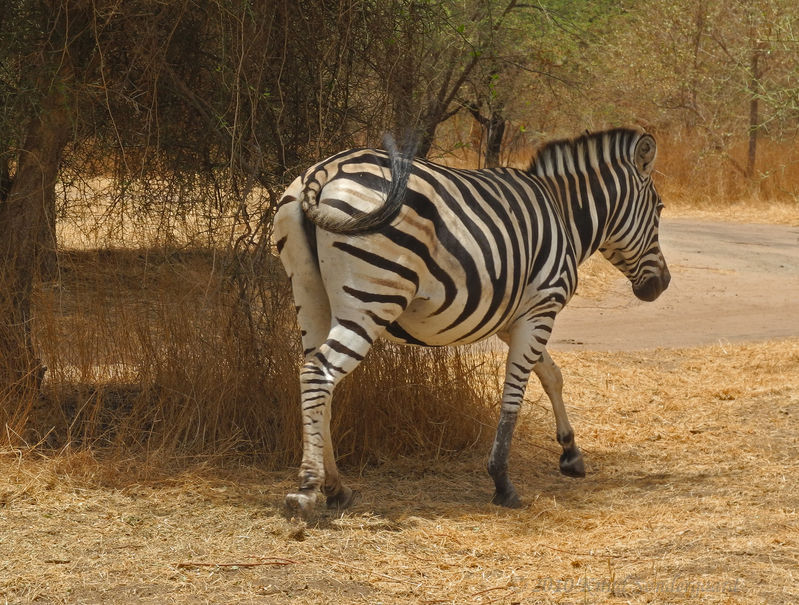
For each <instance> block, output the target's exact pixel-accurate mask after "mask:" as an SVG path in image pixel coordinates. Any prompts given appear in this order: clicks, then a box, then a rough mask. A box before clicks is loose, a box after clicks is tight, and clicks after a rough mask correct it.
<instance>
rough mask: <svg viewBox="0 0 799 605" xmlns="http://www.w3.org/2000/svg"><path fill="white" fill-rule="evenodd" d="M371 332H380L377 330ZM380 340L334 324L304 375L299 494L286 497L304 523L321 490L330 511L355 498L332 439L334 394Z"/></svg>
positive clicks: (352, 326) (360, 328)
mask: <svg viewBox="0 0 799 605" xmlns="http://www.w3.org/2000/svg"><path fill="white" fill-rule="evenodd" d="M371 327H372V330H371V332H376V331H377V330H376V327H375V326H371ZM373 340H374V336H372V335H371V334H370V331H369V330H367V329H365V328H364V327H363V326H361V325H360V324H355V322H348V321H342V320H334V322H333V328H332V329H331V330H330V333H329V334H328V336H327V339H326V340H325V341H324V342H323V343H322V344H321V345H319V347H317V348H316V349H314V350H312V351H310V352H309V353H308V354H307V355H306V358H305V363H304V364H303V366H302V369H301V370H300V389H301V405H302V429H303V451H302V464H301V466H300V486H299V490H298V491H296V492H292V493H289V494H287V495H286V506H287V507H288V508H289V509H290V510H291V511H292V512H296V513H297V514H299V515H300V516H301V517H303V518H307V517H308V516H310V515H311V514H312V513H313V510H314V508H315V506H316V501H317V499H318V496H319V490H320V489H322V490H324V493H325V495H326V496H327V502H328V506H330V507H331V508H345V507H347V506H349V505H350V504H351V503H352V499H353V492H352V490H351V489H350V488H348V487H345V486H344V485H343V484H342V483H341V479H340V477H339V474H338V469H337V468H336V463H335V457H334V454H333V443H332V439H331V436H330V414H331V411H330V401H331V398H332V395H333V389H334V388H335V386H336V385H337V384H338V383H339V381H341V379H342V378H344V376H346V375H347V374H349V373H350V372H351V371H352V370H354V369H355V368H356V367H357V366H358V364H359V363H360V362H361V360H363V358H364V356H365V355H366V353H367V352H368V351H369V349H370V348H371V345H372V342H373Z"/></svg>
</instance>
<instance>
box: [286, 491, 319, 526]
mask: <svg viewBox="0 0 799 605" xmlns="http://www.w3.org/2000/svg"><path fill="white" fill-rule="evenodd" d="M317 493H318V492H317V491H316V490H300V491H299V492H293V493H291V494H286V500H285V502H286V508H287V509H288V511H289V513H290V514H291V515H292V516H299V517H300V518H301V519H303V520H307V519H308V518H309V517H310V516H311V515H312V514H313V511H314V508H315V507H316V498H317Z"/></svg>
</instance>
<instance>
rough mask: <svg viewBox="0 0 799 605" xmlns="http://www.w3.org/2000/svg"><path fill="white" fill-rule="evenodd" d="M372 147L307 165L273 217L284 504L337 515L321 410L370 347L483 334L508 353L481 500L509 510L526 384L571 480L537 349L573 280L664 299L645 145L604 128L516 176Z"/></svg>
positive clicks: (573, 468)
mask: <svg viewBox="0 0 799 605" xmlns="http://www.w3.org/2000/svg"><path fill="white" fill-rule="evenodd" d="M388 147H389V151H382V150H376V149H356V150H350V151H345V152H342V153H340V154H338V155H336V156H333V157H331V158H329V159H327V160H324V161H323V162H320V163H319V164H317V165H316V166H313V167H312V168H310V169H309V170H308V171H307V172H306V173H305V174H304V175H303V176H302V177H300V178H298V179H297V180H295V182H294V183H292V185H291V186H290V187H289V188H288V189H287V191H286V192H285V194H284V196H283V200H282V205H281V207H280V209H279V211H278V214H277V216H276V218H275V241H276V242H277V247H278V251H279V252H280V257H281V260H282V262H283V264H284V266H285V268H286V271H287V272H288V274H289V277H290V278H291V280H292V288H293V292H294V298H295V302H296V305H297V308H298V322H299V324H300V326H301V328H302V330H303V346H304V349H305V354H306V357H305V362H304V365H303V367H302V370H301V374H300V376H301V385H302V406H303V423H304V450H303V463H302V468H301V471H300V490H299V492H297V493H292V494H289V495H288V496H287V502H288V503H289V504H290V505H291V506H293V507H296V508H298V509H299V510H300V511H301V512H303V513H307V512H309V511H310V510H311V509H312V508H313V506H314V503H315V500H316V494H317V491H318V489H319V488H320V487H322V488H323V490H324V492H325V494H326V495H327V500H328V504H329V505H335V506H346V505H348V504H349V503H350V500H351V497H352V492H351V491H350V490H349V489H348V488H346V487H344V486H343V485H342V484H341V481H340V479H339V475H338V471H337V469H336V466H335V461H334V457H333V448H332V444H331V442H330V430H329V415H330V397H331V395H332V392H333V389H334V387H335V385H336V384H337V383H338V381H339V380H341V378H343V377H344V376H345V375H346V374H347V373H349V372H351V371H352V370H353V369H354V368H355V367H356V366H357V365H358V363H360V361H361V360H362V359H363V358H364V356H365V355H366V354H367V352H368V350H369V349H370V347H371V345H372V343H373V342H374V340H375V339H376V338H378V337H382V338H387V339H389V340H393V341H397V342H403V343H409V344H415V345H422V346H440V345H450V344H463V343H470V342H475V341H478V340H481V339H483V338H486V337H487V336H490V335H492V334H498V335H499V336H500V338H502V339H503V340H505V341H506V342H507V343H508V345H509V352H508V361H507V371H506V379H505V386H504V391H503V395H502V408H501V409H502V411H501V416H500V423H499V428H498V430H497V436H496V439H495V443H494V447H493V449H492V453H491V457H490V460H489V472H490V474H491V475H492V477H493V478H494V482H495V485H496V494H495V497H494V501H495V502H497V503H499V504H504V505H507V506H516V505H518V504H519V499H518V496H517V494H516V492H515V490H514V488H513V486H512V484H511V483H510V481H509V480H508V476H507V456H508V450H509V447H510V440H511V437H512V434H513V427H514V425H515V421H516V416H517V414H518V410H519V406H520V404H521V400H522V396H523V394H524V390H525V387H526V384H527V381H528V378H529V376H530V373H531V372H535V373H536V375H537V376H538V377H539V379H540V380H541V382H542V384H543V386H544V389H545V391H546V392H547V394H548V396H549V397H550V399H551V400H552V404H553V408H554V411H555V419H556V424H557V436H558V441H559V442H560V443H561V445H562V446H563V455H562V456H561V461H560V468H561V471H562V472H564V473H566V474H570V475H576V476H581V475H582V474H584V469H583V462H582V457H581V455H580V452H579V450H578V449H577V447H576V446H575V444H574V437H573V431H572V428H571V426H570V425H569V422H568V419H567V418H566V413H565V408H564V406H563V401H562V397H561V386H562V379H561V375H560V370H559V369H558V368H557V366H556V365H555V364H554V363H553V362H552V360H551V358H550V357H549V355H548V354H547V352H546V344H547V341H548V339H549V336H550V334H551V331H552V326H553V322H554V320H555V316H556V315H557V313H558V312H559V311H560V310H561V309H562V308H563V306H564V305H565V304H566V303H567V302H568V300H569V299H570V298H571V296H572V295H573V293H574V291H575V288H576V286H577V266H578V265H579V264H580V263H581V262H583V261H584V260H585V259H587V258H588V257H589V256H590V255H591V254H593V253H594V252H595V251H597V250H600V251H601V252H602V253H603V254H604V255H605V257H606V258H608V259H609V260H610V261H611V262H612V263H613V264H614V265H615V266H616V267H617V268H619V269H620V270H621V271H622V272H623V273H624V274H625V275H626V276H627V277H628V279H629V280H630V282H631V284H632V287H633V292H634V293H635V294H636V296H638V297H639V298H641V299H643V300H654V299H655V298H656V297H657V296H658V295H659V294H660V293H661V292H662V291H663V290H664V289H665V288H666V287H667V286H668V282H669V279H670V278H669V273H668V269H667V268H666V263H665V261H664V259H663V255H662V254H661V252H660V248H659V245H658V223H659V217H660V211H661V206H662V204H661V202H660V198H659V196H658V194H657V192H656V191H655V188H654V186H653V183H652V178H651V175H652V168H653V162H654V159H655V155H656V147H655V140H654V139H653V138H652V137H651V136H650V135H648V134H644V133H643V132H641V131H639V130H630V129H617V130H610V131H607V132H601V133H597V134H586V135H584V136H581V137H579V138H577V139H573V140H564V141H556V142H553V143H550V144H548V145H546V146H545V147H543V148H542V149H541V150H540V151H539V152H538V154H537V155H536V156H535V158H534V160H533V162H532V164H531V166H530V168H529V169H528V170H517V169H511V168H498V169H490V170H458V169H454V168H448V167H445V166H440V165H437V164H433V163H431V162H427V161H425V160H419V159H416V160H411V159H409V158H408V157H405V156H404V155H403V154H402V153H400V152H399V151H397V150H396V149H395V148H394V147H393V145H391V144H389V145H388Z"/></svg>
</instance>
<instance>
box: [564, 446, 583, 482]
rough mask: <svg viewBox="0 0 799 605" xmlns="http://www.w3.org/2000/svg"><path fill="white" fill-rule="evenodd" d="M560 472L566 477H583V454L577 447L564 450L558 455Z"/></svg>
mask: <svg viewBox="0 0 799 605" xmlns="http://www.w3.org/2000/svg"><path fill="white" fill-rule="evenodd" d="M559 466H560V472H561V473H562V474H564V475H566V476H567V477H585V464H584V463H583V455H582V453H581V452H580V450H578V449H577V448H574V449H573V450H566V451H564V452H563V453H562V454H561V455H560V463H559Z"/></svg>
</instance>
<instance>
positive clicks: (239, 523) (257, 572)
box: [0, 341, 799, 603]
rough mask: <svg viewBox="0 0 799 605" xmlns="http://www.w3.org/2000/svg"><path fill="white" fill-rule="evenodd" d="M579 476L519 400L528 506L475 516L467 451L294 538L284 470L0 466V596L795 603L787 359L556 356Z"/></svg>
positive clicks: (405, 474)
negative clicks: (286, 511) (283, 504)
mask: <svg viewBox="0 0 799 605" xmlns="http://www.w3.org/2000/svg"><path fill="white" fill-rule="evenodd" d="M558 358H559V360H560V362H561V364H562V366H563V368H564V371H565V373H566V376H567V385H566V395H567V398H568V406H569V409H570V412H571V416H572V421H573V423H574V425H575V428H576V430H577V433H578V435H577V436H578V443H580V445H581V446H582V447H583V451H584V453H585V456H586V461H587V465H588V477H587V478H586V479H584V480H573V479H568V478H564V477H561V476H560V475H559V474H558V473H557V470H556V466H557V445H556V444H555V441H554V438H553V428H552V424H553V422H552V416H551V411H550V410H549V409H548V405H547V403H546V401H545V398H543V397H541V395H540V393H539V392H538V389H537V388H534V387H531V389H530V394H529V397H528V399H529V401H528V406H527V412H526V416H525V417H524V420H523V422H522V423H521V425H520V427H519V431H518V433H517V437H518V438H517V441H516V445H515V448H514V452H513V453H512V472H513V474H514V476H515V477H516V480H517V487H518V488H519V489H520V492H521V493H522V494H523V495H524V496H525V497H526V503H527V505H526V507H525V508H523V509H522V510H519V511H509V510H504V509H498V508H495V507H493V506H491V505H489V504H487V502H488V500H489V498H490V494H491V489H490V481H489V480H488V478H487V476H486V474H485V472H484V470H483V463H484V458H485V456H484V453H480V454H477V453H473V454H467V455H462V456H460V457H458V458H446V457H442V458H440V459H439V460H437V461H436V460H425V459H420V458H416V459H412V460H393V461H392V462H391V463H389V464H384V465H382V466H380V467H377V468H369V469H367V470H365V471H363V472H362V473H361V474H358V472H357V469H355V468H349V469H348V475H349V477H350V481H351V483H352V484H353V485H354V486H355V487H357V488H359V489H360V490H361V491H362V500H361V502H360V503H359V504H357V506H356V507H355V508H354V509H353V510H352V511H350V512H348V513H346V514H345V515H343V516H337V515H331V514H328V513H323V514H322V515H321V516H320V518H319V519H318V520H317V521H316V522H315V523H312V524H311V525H309V526H307V527H305V526H303V525H301V524H297V523H296V522H293V521H288V520H286V519H285V518H284V517H283V516H282V513H281V508H280V500H281V498H282V495H283V494H284V492H285V491H286V490H288V489H290V488H292V487H293V485H294V478H293V476H292V475H293V473H290V472H288V471H287V472H281V473H270V472H265V471H263V470H261V469H260V468H259V467H252V466H228V467H224V466H221V465H219V464H203V463H201V462H195V463H193V464H192V463H190V462H188V461H185V460H184V461H182V462H179V461H175V460H174V459H173V460H172V461H171V462H169V461H167V462H164V463H163V464H162V465H160V466H158V465H156V464H154V463H153V462H152V461H150V463H149V464H147V465H144V466H140V465H138V464H137V462H136V460H134V459H127V458H124V457H117V458H114V459H110V460H109V459H101V458H100V457H95V456H94V455H92V453H91V452H90V451H87V450H83V451H79V452H75V453H69V452H64V453H62V454H60V455H58V456H54V457H45V458H40V457H38V456H37V454H36V453H35V452H29V453H25V454H22V453H19V452H17V453H14V452H9V453H8V454H7V455H5V456H4V457H3V458H2V461H1V462H0V464H1V465H2V473H1V474H0V477H2V479H0V504H1V505H2V515H3V525H4V526H3V538H2V540H0V561H2V563H1V564H0V570H1V571H0V594H1V595H4V596H5V598H6V599H7V600H8V602H14V603H24V602H40V603H67V602H68V603H97V602H104V603H130V602H134V601H135V602H141V603H198V602H202V603H220V602H225V603H289V602H295V601H296V600H301V601H303V602H306V603H329V602H347V603H380V602H382V603H407V602H419V603H490V602H497V603H566V602H569V603H571V602H586V603H600V602H601V603H606V602H607V603H651V602H656V603H694V602H699V601H702V602H711V603H750V602H768V603H794V602H796V601H797V599H799V591H797V588H796V573H797V571H796V570H797V569H799V538H797V536H799V517H797V507H799V485H798V484H797V481H798V480H797V475H798V473H799V442H798V441H797V436H796V435H797V418H799V341H787V342H772V343H763V344H752V345H742V346H736V347H721V346H714V347H707V348H702V349H695V350H683V351H671V350H669V351H667V350H658V351H653V352H647V353H635V354H612V355H611V354H598V353H570V354H563V355H559V356H558Z"/></svg>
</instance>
